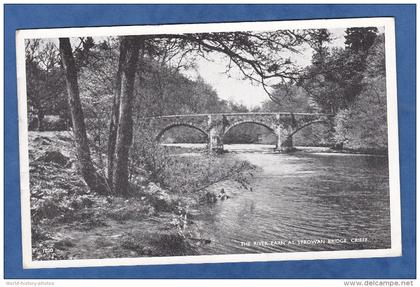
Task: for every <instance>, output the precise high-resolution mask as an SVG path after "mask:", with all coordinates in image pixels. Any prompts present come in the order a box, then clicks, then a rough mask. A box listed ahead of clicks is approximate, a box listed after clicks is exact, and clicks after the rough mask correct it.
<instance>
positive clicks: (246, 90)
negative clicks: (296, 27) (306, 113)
mask: <svg viewBox="0 0 420 287" xmlns="http://www.w3.org/2000/svg"><path fill="white" fill-rule="evenodd" d="M329 31H330V32H331V34H332V37H333V41H332V42H331V44H330V45H331V46H335V47H344V41H345V39H344V31H345V29H344V28H343V29H331V30H329ZM291 58H292V59H294V60H295V61H296V63H297V64H298V65H299V66H301V67H305V66H308V65H309V64H310V62H311V58H312V49H310V48H309V47H308V48H306V49H304V50H303V51H302V53H301V54H299V55H296V54H295V55H291ZM212 59H213V62H209V61H207V60H205V59H202V58H198V59H197V68H196V71H188V72H187V74H189V75H190V76H192V77H197V76H198V75H200V76H201V77H202V78H203V79H204V80H205V82H206V83H208V84H210V85H211V86H212V87H213V88H214V89H215V90H216V91H217V94H218V96H219V98H221V99H224V100H230V101H233V102H235V103H238V104H243V105H245V106H247V107H248V108H252V107H257V106H260V105H261V104H262V103H263V102H264V101H267V100H269V98H268V95H267V94H266V92H265V91H264V89H263V88H262V86H261V85H259V84H251V82H250V81H249V80H246V79H245V80H244V79H243V76H242V75H241V73H240V71H239V70H238V69H237V70H236V71H234V72H233V73H232V77H231V78H229V77H228V76H227V75H226V74H224V73H223V72H224V71H225V64H223V61H222V59H220V58H219V57H217V56H216V55H214V56H212Z"/></svg>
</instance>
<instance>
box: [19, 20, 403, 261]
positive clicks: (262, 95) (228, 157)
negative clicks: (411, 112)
mask: <svg viewBox="0 0 420 287" xmlns="http://www.w3.org/2000/svg"><path fill="white" fill-rule="evenodd" d="M16 44H17V71H18V94H19V142H20V167H21V171H20V175H21V208H22V210H21V214H22V236H23V238H22V241H23V246H22V248H23V263H24V268H55V267H83V266H117V265H144V264H183V263H213V262H252V261H279V260H303V259H305V260H307V259H339V258H369V257H388V256H401V220H400V188H399V160H398V122H397V87H396V68H395V66H396V59H395V32H394V20H393V19H392V18H355V19H331V20H299V21H276V22H245V23H217V24H182V25H155V26H125V27H123V26H121V27H117V26H115V27H96V28H63V29H38V30H20V31H18V32H17V43H16Z"/></svg>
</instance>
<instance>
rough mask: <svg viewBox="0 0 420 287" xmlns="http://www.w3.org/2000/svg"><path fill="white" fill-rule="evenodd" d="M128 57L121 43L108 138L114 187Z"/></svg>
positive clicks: (110, 179) (110, 175) (124, 44)
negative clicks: (124, 76) (122, 92)
mask: <svg viewBox="0 0 420 287" xmlns="http://www.w3.org/2000/svg"><path fill="white" fill-rule="evenodd" d="M126 56H127V42H126V41H121V43H120V57H119V60H118V70H117V75H116V79H115V84H114V99H113V103H112V115H111V120H110V121H109V137H108V150H107V153H108V154H107V156H108V166H107V169H108V182H109V184H110V186H112V185H113V184H112V180H113V178H112V177H113V172H114V160H115V145H116V142H117V128H118V121H119V116H120V113H119V109H120V100H121V74H122V70H123V63H124V62H125V61H126Z"/></svg>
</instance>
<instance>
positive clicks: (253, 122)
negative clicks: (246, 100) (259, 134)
mask: <svg viewBox="0 0 420 287" xmlns="http://www.w3.org/2000/svg"><path fill="white" fill-rule="evenodd" d="M243 124H255V125H259V126H263V127H265V128H267V129H268V130H270V131H271V133H272V134H273V135H275V136H276V137H277V133H276V131H275V128H273V127H272V126H271V125H270V124H267V123H264V122H261V121H253V120H243V121H238V122H235V123H233V124H232V125H230V126H229V127H228V128H227V129H225V131H224V132H223V134H222V139H223V138H224V137H225V136H226V135H227V134H228V132H229V131H230V130H232V129H233V128H235V127H237V126H240V125H243Z"/></svg>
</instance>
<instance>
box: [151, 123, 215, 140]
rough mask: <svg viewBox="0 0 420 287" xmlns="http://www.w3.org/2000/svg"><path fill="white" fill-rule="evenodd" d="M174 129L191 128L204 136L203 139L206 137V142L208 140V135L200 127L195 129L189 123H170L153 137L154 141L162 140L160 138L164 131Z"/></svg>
mask: <svg viewBox="0 0 420 287" xmlns="http://www.w3.org/2000/svg"><path fill="white" fill-rule="evenodd" d="M175 127H189V128H193V129H195V130H198V131H200V132H201V133H202V134H204V135H205V137H206V140H208V138H209V135H208V133H207V132H206V131H205V130H203V129H202V128H200V127H197V126H195V125H193V124H190V123H179V122H175V123H171V124H169V125H167V126H165V127H164V128H162V129H160V130H159V132H158V133H157V135H156V136H155V141H157V142H159V141H160V140H161V139H162V136H163V134H164V133H165V132H166V131H168V130H170V129H172V128H175Z"/></svg>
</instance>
